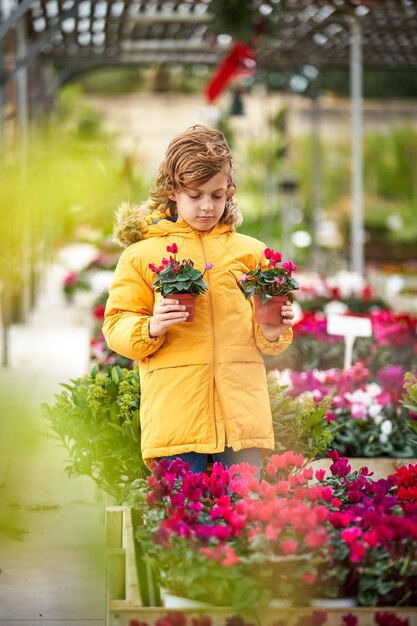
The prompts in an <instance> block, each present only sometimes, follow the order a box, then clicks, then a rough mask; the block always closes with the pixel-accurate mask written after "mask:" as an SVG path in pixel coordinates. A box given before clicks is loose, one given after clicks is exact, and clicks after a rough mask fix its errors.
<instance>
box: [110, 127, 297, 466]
mask: <svg viewBox="0 0 417 626" xmlns="http://www.w3.org/2000/svg"><path fill="white" fill-rule="evenodd" d="M235 190H236V185H235V183H234V181H233V170H232V156H231V153H230V149H229V147H228V145H227V143H226V141H225V138H224V136H223V134H222V133H221V132H220V131H218V130H211V129H209V128H206V127H205V126H201V125H197V126H193V127H191V128H189V129H188V130H187V131H185V132H184V133H182V134H180V135H179V136H177V137H175V138H174V139H173V140H172V141H171V143H170V144H169V146H168V149H167V152H166V155H165V158H164V160H163V162H162V163H161V166H160V169H159V175H158V177H157V179H156V185H155V188H154V190H153V191H152V192H151V195H150V199H149V201H148V203H147V204H145V205H142V206H140V207H138V206H136V207H132V208H129V207H122V209H121V210H120V211H119V215H118V225H117V226H116V235H117V236H118V238H119V241H120V242H121V243H122V245H124V246H129V247H128V248H127V250H125V251H124V253H123V254H122V255H121V257H120V260H119V263H118V266H117V268H116V272H115V278H114V281H113V285H112V287H111V289H110V295H109V299H108V302H107V306H106V312H105V321H104V326H103V333H104V336H105V338H106V341H107V344H108V345H109V347H110V348H111V349H112V350H114V351H115V352H118V353H119V354H122V355H124V356H126V357H128V358H130V359H135V360H138V361H139V368H140V379H141V408H140V420H141V442H142V455H143V458H144V460H145V462H146V463H147V464H149V463H150V462H151V460H153V459H158V460H160V459H161V458H176V457H181V458H182V459H183V460H185V461H187V462H188V463H189V464H190V469H191V470H192V471H194V472H199V471H205V469H206V465H207V459H208V457H209V455H210V456H211V457H212V458H213V460H215V461H221V462H222V463H223V465H224V466H226V467H229V466H230V465H232V464H233V463H240V462H243V461H246V462H248V463H250V464H251V465H254V466H256V467H257V468H258V470H259V467H260V461H261V456H263V455H265V454H268V453H269V452H271V451H272V450H273V449H274V436H273V429H272V417H271V410H270V405H269V396H268V388H267V381H266V372H265V367H264V363H263V360H262V357H261V352H264V353H265V354H279V353H280V352H282V351H283V350H285V349H286V348H287V347H288V346H289V344H290V343H291V341H292V330H291V326H292V320H293V317H294V316H293V312H292V306H291V303H290V302H289V301H288V302H287V303H286V304H285V305H284V306H283V307H282V315H283V317H284V321H283V323H282V324H277V326H273V325H263V326H261V325H259V324H257V323H256V322H255V321H254V318H253V304H252V303H251V301H247V300H245V296H244V294H243V292H242V290H241V289H240V287H239V282H238V281H239V279H240V277H241V276H242V274H244V273H245V272H247V271H248V270H250V269H253V268H255V266H256V264H257V263H259V262H260V261H262V260H264V257H263V251H264V249H265V245H264V244H263V243H261V242H260V241H258V240H256V239H253V238H252V237H248V236H246V235H242V234H238V233H237V232H236V231H235V227H236V226H239V225H240V223H241V222H242V215H241V213H240V210H239V209H238V207H237V205H236V203H235V201H234V199H233V195H234V193H235ZM173 243H176V244H177V246H178V249H179V250H178V255H177V258H178V259H192V261H193V262H194V264H195V267H196V268H198V269H203V268H204V266H205V263H206V262H210V263H212V264H213V269H212V270H210V272H209V273H208V274H206V276H205V278H206V280H207V283H208V291H207V293H206V294H204V295H199V296H198V299H197V304H196V314H195V319H194V321H193V322H190V323H187V324H186V323H184V322H185V321H186V319H187V316H188V313H186V312H185V307H184V306H181V305H180V304H179V303H178V301H177V300H171V299H166V298H162V297H161V298H160V297H158V296H159V294H155V292H154V290H153V289H152V286H151V285H152V282H153V280H154V278H155V274H154V273H153V272H152V270H151V269H150V268H149V264H150V263H156V264H159V263H160V262H161V259H162V258H163V257H166V256H167V246H170V245H172V244H173Z"/></svg>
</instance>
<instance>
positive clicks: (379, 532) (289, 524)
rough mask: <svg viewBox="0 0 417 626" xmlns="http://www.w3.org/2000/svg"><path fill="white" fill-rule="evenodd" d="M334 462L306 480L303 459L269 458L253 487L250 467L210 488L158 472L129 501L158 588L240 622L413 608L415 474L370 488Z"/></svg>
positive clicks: (409, 470) (364, 478)
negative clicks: (265, 611)
mask: <svg viewBox="0 0 417 626" xmlns="http://www.w3.org/2000/svg"><path fill="white" fill-rule="evenodd" d="M330 457H331V458H332V461H333V462H332V465H331V467H330V471H331V474H330V475H329V476H328V477H326V473H325V471H324V470H318V471H317V472H316V473H315V477H314V475H313V470H312V468H311V467H309V468H306V467H304V459H303V457H302V455H294V453H292V452H291V451H289V452H286V453H284V454H282V455H275V456H273V457H272V459H271V461H270V462H269V463H268V464H267V466H266V473H265V479H263V480H262V481H260V482H259V481H258V480H257V479H256V478H255V477H254V472H253V471H252V470H253V468H250V467H249V466H248V465H247V464H241V465H236V466H233V467H232V468H230V469H229V470H223V468H222V467H221V466H219V465H218V464H215V465H214V467H213V472H212V474H211V476H207V475H206V474H193V473H191V472H189V470H188V466H187V464H185V463H183V462H182V461H180V460H179V459H177V460H176V461H174V462H168V461H162V462H161V463H159V464H158V463H155V464H154V466H153V468H152V469H153V474H152V476H150V477H148V479H147V484H146V483H145V481H141V482H140V483H138V484H136V487H135V489H134V490H133V491H132V500H131V501H132V503H133V505H134V506H135V507H137V508H138V510H139V511H140V515H141V517H142V519H143V524H141V525H139V527H138V530H137V538H138V540H139V545H140V549H141V551H142V553H143V554H144V555H146V562H147V563H148V564H149V565H151V566H152V568H153V571H154V572H155V575H156V577H157V581H158V583H159V584H160V585H161V586H163V587H164V588H165V589H167V590H168V591H170V592H172V593H175V594H176V595H187V596H188V597H190V598H191V599H192V600H199V601H203V602H208V603H209V604H211V605H214V606H224V605H225V604H227V605H232V606H233V607H235V608H236V609H239V610H242V609H250V608H253V607H259V606H264V607H268V606H271V602H272V603H275V602H276V601H277V599H278V600H279V599H285V600H288V599H291V600H292V603H293V605H295V606H303V605H305V604H306V602H307V601H308V599H309V598H315V597H320V598H323V597H329V598H341V597H345V596H350V597H353V598H355V599H356V600H357V602H358V604H359V605H361V606H386V605H396V604H400V605H411V606H417V465H411V464H410V465H409V466H408V467H401V468H399V469H397V470H396V472H395V474H393V475H391V476H389V477H388V478H387V479H386V480H373V478H372V477H371V475H370V473H369V471H368V469H367V468H366V467H365V468H362V469H361V470H360V471H359V472H352V471H351V467H350V465H349V463H348V460H347V459H346V458H341V457H339V455H338V453H337V452H336V451H333V452H331V453H330ZM314 478H315V482H313V483H312V482H311V481H312V480H313V479H314Z"/></svg>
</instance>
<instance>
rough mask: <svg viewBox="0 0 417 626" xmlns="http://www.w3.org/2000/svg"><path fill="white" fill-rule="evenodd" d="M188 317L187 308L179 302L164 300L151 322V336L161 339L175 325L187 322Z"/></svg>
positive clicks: (169, 299) (159, 303)
mask: <svg viewBox="0 0 417 626" xmlns="http://www.w3.org/2000/svg"><path fill="white" fill-rule="evenodd" d="M188 315H189V313H186V311H185V306H184V305H182V304H179V301H178V300H173V299H171V298H162V299H161V300H160V301H159V302H158V304H157V305H156V307H155V310H154V312H153V315H152V317H151V321H150V322H149V334H150V336H151V337H159V335H163V334H164V333H166V331H167V330H168V328H169V327H170V326H172V325H173V324H178V323H179V322H185V321H186V320H187V317H188Z"/></svg>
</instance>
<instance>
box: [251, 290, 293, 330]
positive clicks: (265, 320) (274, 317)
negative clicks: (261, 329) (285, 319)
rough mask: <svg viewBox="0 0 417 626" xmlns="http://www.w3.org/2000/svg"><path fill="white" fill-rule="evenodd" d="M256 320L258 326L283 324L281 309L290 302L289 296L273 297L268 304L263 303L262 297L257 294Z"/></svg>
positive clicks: (255, 298) (255, 297)
mask: <svg viewBox="0 0 417 626" xmlns="http://www.w3.org/2000/svg"><path fill="white" fill-rule="evenodd" d="M253 298H254V300H255V320H256V321H257V322H258V324H272V325H274V326H278V324H281V323H282V316H281V307H282V305H283V304H285V303H286V301H287V300H288V296H272V299H271V300H268V302H262V301H261V298H260V296H259V295H258V294H257V293H255V295H254V296H253Z"/></svg>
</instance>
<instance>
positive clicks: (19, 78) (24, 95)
mask: <svg viewBox="0 0 417 626" xmlns="http://www.w3.org/2000/svg"><path fill="white" fill-rule="evenodd" d="M26 53H27V41H26V23H25V20H24V19H21V20H19V21H18V22H17V24H16V57H17V61H19V59H24V58H25V56H26ZM16 99H17V121H18V129H19V146H20V159H21V168H22V174H23V177H24V176H25V173H26V165H27V147H28V125H29V114H28V69H27V65H23V66H22V67H20V68H19V69H18V70H17V72H16Z"/></svg>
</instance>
